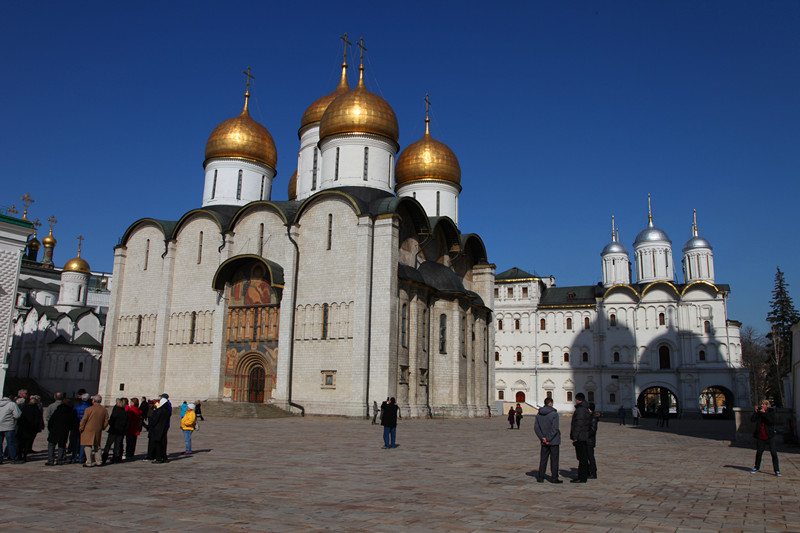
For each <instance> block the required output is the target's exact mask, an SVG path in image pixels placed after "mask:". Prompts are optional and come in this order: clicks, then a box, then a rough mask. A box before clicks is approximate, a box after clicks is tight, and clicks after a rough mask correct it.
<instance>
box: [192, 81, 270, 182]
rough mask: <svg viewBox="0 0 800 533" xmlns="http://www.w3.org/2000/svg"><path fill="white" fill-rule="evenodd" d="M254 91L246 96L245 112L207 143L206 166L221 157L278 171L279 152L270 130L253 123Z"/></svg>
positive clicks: (218, 131) (224, 125)
mask: <svg viewBox="0 0 800 533" xmlns="http://www.w3.org/2000/svg"><path fill="white" fill-rule="evenodd" d="M249 100H250V88H249V80H248V89H247V92H245V94H244V109H243V110H242V112H241V113H240V114H239V116H237V117H233V118H229V119H228V120H226V121H224V122H223V123H221V124H220V125H219V126H217V127H216V128H214V131H212V132H211V135H209V137H208V142H207V143H206V162H208V160H209V159H213V158H218V157H232V158H240V159H249V160H251V161H256V162H258V163H262V164H264V165H266V166H268V167H269V168H271V169H273V170H275V168H276V166H277V164H278V151H277V150H276V149H275V141H273V140H272V135H270V133H269V132H268V131H267V128H265V127H264V126H262V125H261V124H259V123H258V122H256V121H255V120H253V118H252V117H251V116H250V112H249V111H248V101H249Z"/></svg>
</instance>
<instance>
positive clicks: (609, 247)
mask: <svg viewBox="0 0 800 533" xmlns="http://www.w3.org/2000/svg"><path fill="white" fill-rule="evenodd" d="M606 254H625V255H627V254H628V250H626V249H625V247H624V246H622V243H619V242H610V243H608V244H606V247H605V248H603V253H602V254H600V255H606Z"/></svg>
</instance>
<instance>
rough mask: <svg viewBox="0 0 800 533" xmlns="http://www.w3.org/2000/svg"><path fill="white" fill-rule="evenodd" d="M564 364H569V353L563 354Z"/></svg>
mask: <svg viewBox="0 0 800 533" xmlns="http://www.w3.org/2000/svg"><path fill="white" fill-rule="evenodd" d="M564 362H565V363H569V352H564Z"/></svg>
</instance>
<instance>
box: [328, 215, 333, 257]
mask: <svg viewBox="0 0 800 533" xmlns="http://www.w3.org/2000/svg"><path fill="white" fill-rule="evenodd" d="M332 241H333V214H332V213H331V214H328V250H330V249H331V242H332Z"/></svg>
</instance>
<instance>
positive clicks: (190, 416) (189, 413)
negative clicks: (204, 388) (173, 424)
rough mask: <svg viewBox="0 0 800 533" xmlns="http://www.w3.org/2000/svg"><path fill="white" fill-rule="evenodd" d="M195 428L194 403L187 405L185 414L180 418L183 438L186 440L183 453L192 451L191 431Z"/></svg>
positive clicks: (187, 453) (186, 453)
mask: <svg viewBox="0 0 800 533" xmlns="http://www.w3.org/2000/svg"><path fill="white" fill-rule="evenodd" d="M195 429H197V416H196V415H195V413H194V404H193V403H190V404H189V405H188V406H187V409H186V414H185V415H183V418H181V430H183V440H184V442H186V451H185V452H183V455H189V454H190V453H192V433H194V430H195Z"/></svg>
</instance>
